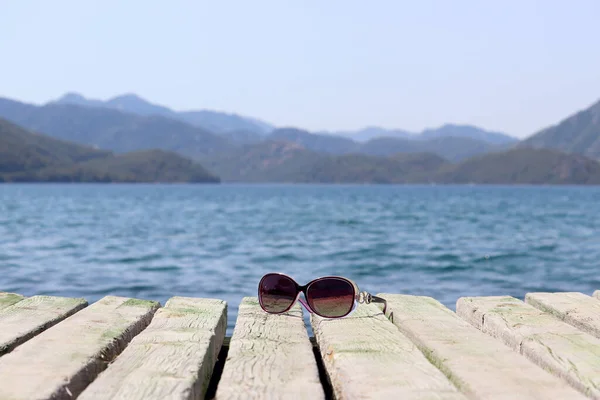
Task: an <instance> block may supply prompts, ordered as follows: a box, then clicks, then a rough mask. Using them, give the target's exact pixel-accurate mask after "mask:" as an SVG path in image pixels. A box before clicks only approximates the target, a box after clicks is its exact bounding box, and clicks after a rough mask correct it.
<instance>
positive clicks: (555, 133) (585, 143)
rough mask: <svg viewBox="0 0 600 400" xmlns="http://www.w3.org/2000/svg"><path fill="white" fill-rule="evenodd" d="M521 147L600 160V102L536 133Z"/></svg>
mask: <svg viewBox="0 0 600 400" xmlns="http://www.w3.org/2000/svg"><path fill="white" fill-rule="evenodd" d="M520 146H521V147H531V148H535V149H540V148H548V149H556V150H562V151H565V152H570V153H577V154H583V155H586V156H588V157H592V158H596V159H600V101H598V102H597V103H595V104H593V105H591V106H590V107H588V108H586V109H584V110H581V111H579V112H577V113H575V114H573V115H571V116H569V117H567V118H565V119H563V120H562V121H560V122H559V123H558V124H556V125H554V126H550V127H548V128H546V129H543V130H541V131H539V132H537V133H535V134H534V135H532V136H530V137H529V138H527V139H525V140H524V141H522V142H521V143H520Z"/></svg>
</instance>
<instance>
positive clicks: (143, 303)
mask: <svg viewBox="0 0 600 400" xmlns="http://www.w3.org/2000/svg"><path fill="white" fill-rule="evenodd" d="M119 307H144V308H149V309H152V308H158V307H160V303H159V302H158V301H154V300H141V299H129V300H127V301H125V302H124V303H123V304H121V305H120V306H119Z"/></svg>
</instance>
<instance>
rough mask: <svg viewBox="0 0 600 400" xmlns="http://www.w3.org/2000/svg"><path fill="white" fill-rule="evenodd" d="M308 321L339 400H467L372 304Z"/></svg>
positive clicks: (312, 316) (314, 316)
mask: <svg viewBox="0 0 600 400" xmlns="http://www.w3.org/2000/svg"><path fill="white" fill-rule="evenodd" d="M311 324H312V327H313V331H314V332H315V338H316V341H317V343H318V346H319V349H320V353H321V357H322V359H323V364H324V365H325V368H326V370H327V372H328V375H329V379H330V380H331V385H332V387H333V391H334V394H335V397H336V398H338V399H355V398H360V399H388V398H389V399H407V400H409V399H410V400H417V399H447V400H450V399H452V400H458V399H466V397H465V395H464V394H462V393H460V392H459V391H458V390H457V388H456V387H455V386H454V385H452V383H451V382H450V381H449V380H448V379H447V378H446V376H444V374H443V373H442V372H441V371H440V370H438V369H437V368H436V367H435V366H434V365H432V364H431V363H430V362H429V361H428V360H427V358H426V357H425V356H424V355H423V353H421V351H420V350H419V349H418V348H417V346H415V345H414V343H412V342H411V341H410V339H408V338H407V337H406V336H405V335H403V334H402V333H400V332H399V330H398V328H397V327H396V326H394V324H392V323H391V322H390V320H389V319H387V318H386V317H385V316H384V315H383V313H382V312H381V310H380V309H379V308H378V307H377V306H376V305H375V304H361V305H359V306H358V307H357V309H356V310H355V311H354V312H353V313H352V314H351V315H349V316H347V317H345V318H341V319H325V318H321V317H318V316H316V315H315V314H312V315H311Z"/></svg>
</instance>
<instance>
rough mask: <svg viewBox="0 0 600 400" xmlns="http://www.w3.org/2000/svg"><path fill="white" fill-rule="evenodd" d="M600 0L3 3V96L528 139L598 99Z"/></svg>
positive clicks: (309, 124) (308, 124)
mask: <svg viewBox="0 0 600 400" xmlns="http://www.w3.org/2000/svg"><path fill="white" fill-rule="evenodd" d="M599 17H600V1H598V0H571V1H566V0H563V1H550V0H544V1H541V0H540V1H533V0H507V1H496V2H492V1H481V0H478V1H476V0H473V1H458V0H452V1H449V0H448V1H443V0H439V1H426V0H418V1H417V0H414V1H410V2H409V1H400V0H390V1H383V0H381V1H352V0H344V1H338V0H320V1H316V0H315V1H313V0H297V1H285V0H272V1H266V0H243V1H242V0H238V1H233V0H212V1H200V0H196V1H176V0H169V1H164V0H163V1H150V0H144V1H141V0H140V1H137V0H135V1H134V0H126V1H123V0H100V1H92V0H73V1H63V0H52V1H47V0H40V1H32V0H0V34H1V36H0V55H1V59H2V61H1V62H0V96H5V97H10V98H14V99H18V100H22V101H26V102H34V103H43V102H46V101H48V100H50V99H54V98H56V97H58V96H60V95H62V94H63V93H64V92H66V91H77V92H80V93H82V94H83V95H85V96H87V97H92V98H101V99H106V98H109V97H112V96H115V95H117V94H121V93H125V92H135V93H137V94H139V95H140V96H142V97H144V98H146V99H148V100H150V101H153V102H156V103H160V104H164V105H167V106H169V107H172V108H174V109H178V110H183V109H201V108H207V109H214V110H221V111H227V112H237V113H240V114H244V115H250V116H254V117H258V118H262V119H264V120H267V121H269V122H272V123H274V124H276V125H286V126H298V127H303V128H307V129H311V130H321V129H327V130H333V129H357V128H360V127H363V126H366V125H379V126H383V127H388V128H402V129H408V130H415V131H419V130H421V129H423V128H426V127H433V126H438V125H441V124H443V123H446V122H454V123H470V124H475V125H479V126H482V127H484V128H487V129H493V130H500V131H504V132H507V133H509V134H512V135H515V136H519V137H523V136H527V135H529V134H531V133H532V132H534V131H536V130H538V129H539V128H541V127H544V126H547V125H549V124H554V123H556V122H557V121H558V120H560V119H562V118H564V117H566V116H567V115H569V114H571V113H573V112H575V111H577V110H579V109H581V108H585V107H587V106H589V105H590V104H591V103H593V102H595V101H597V100H598V99H600V51H599V48H600V44H599V42H598V39H600V24H599V23H598V18H599Z"/></svg>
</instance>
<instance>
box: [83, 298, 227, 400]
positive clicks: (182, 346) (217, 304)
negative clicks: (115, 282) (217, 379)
mask: <svg viewBox="0 0 600 400" xmlns="http://www.w3.org/2000/svg"><path fill="white" fill-rule="evenodd" d="M226 329H227V304H226V303H225V302H224V301H222V300H214V299H193V298H184V297H174V298H171V299H170V300H169V301H167V303H166V305H165V307H164V308H161V309H159V310H158V311H157V312H156V314H155V315H154V318H153V319H152V322H151V323H150V325H149V326H148V328H146V329H145V330H144V331H143V332H142V333H140V334H139V335H138V336H136V337H135V338H134V339H133V340H132V341H131V343H130V344H129V346H127V348H126V349H125V351H123V353H122V354H121V355H120V356H119V357H117V359H116V360H115V362H114V363H112V364H111V365H110V366H109V367H108V368H107V369H106V370H105V371H104V372H102V373H101V374H100V376H98V378H97V379H96V380H95V381H94V382H92V383H91V384H90V386H88V387H87V388H86V389H85V390H84V391H83V393H82V394H81V396H79V399H80V400H92V399H93V400H98V399H128V400H132V399H165V400H166V399H203V398H204V395H205V393H206V388H207V387H208V383H209V381H210V378H211V375H212V371H213V367H214V365H215V363H216V361H217V356H218V354H219V350H220V348H221V345H222V344H223V339H224V337H225V331H226Z"/></svg>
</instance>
